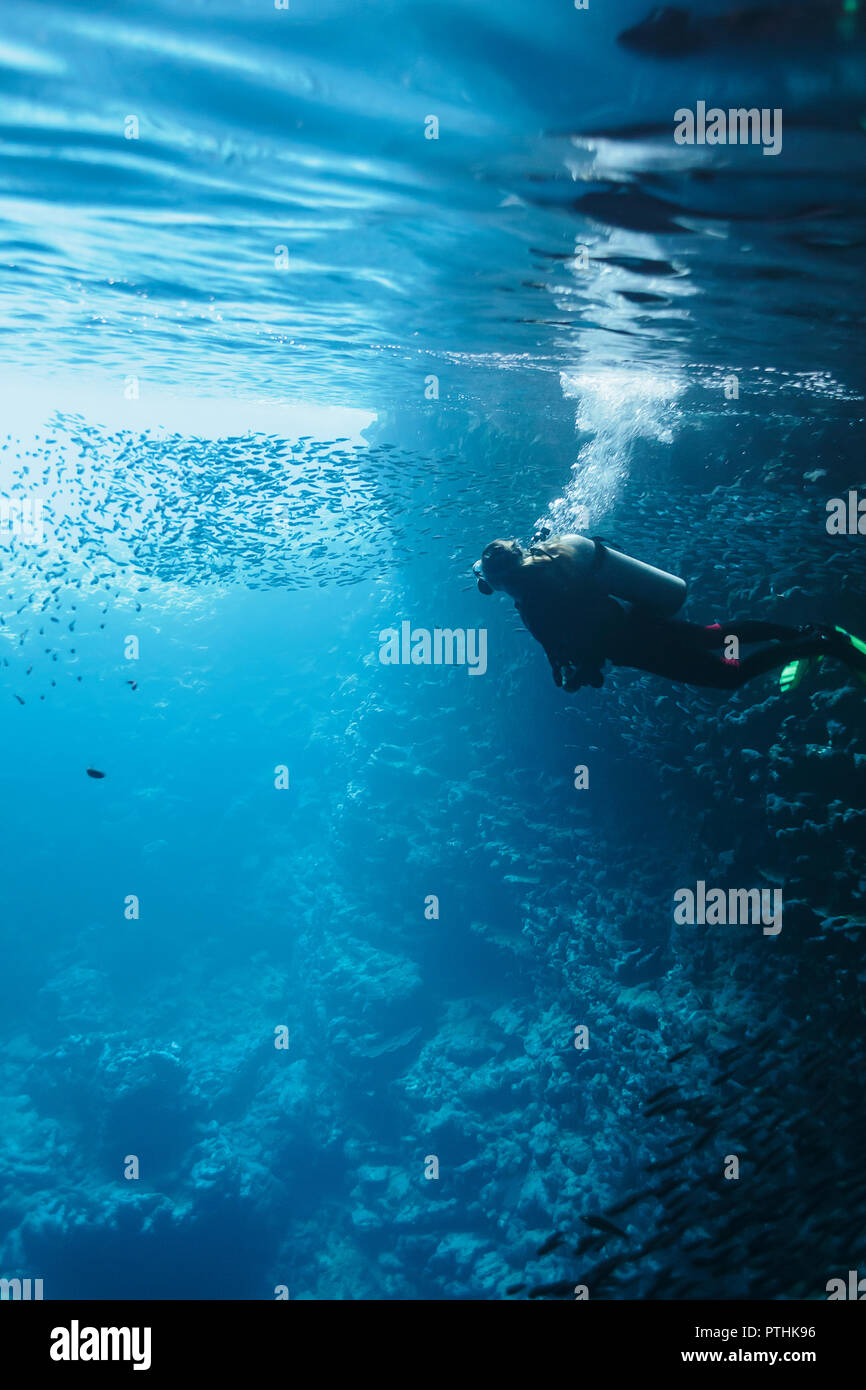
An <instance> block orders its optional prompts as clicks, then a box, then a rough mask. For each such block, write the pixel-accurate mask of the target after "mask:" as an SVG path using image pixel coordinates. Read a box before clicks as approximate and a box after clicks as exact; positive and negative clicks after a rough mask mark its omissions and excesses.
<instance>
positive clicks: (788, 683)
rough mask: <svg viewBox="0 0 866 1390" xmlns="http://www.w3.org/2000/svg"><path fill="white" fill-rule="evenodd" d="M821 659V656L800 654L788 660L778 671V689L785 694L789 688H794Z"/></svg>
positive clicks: (800, 683)
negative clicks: (792, 659)
mask: <svg viewBox="0 0 866 1390" xmlns="http://www.w3.org/2000/svg"><path fill="white" fill-rule="evenodd" d="M823 660H824V658H823V656H801V657H798V658H797V660H796V661H789V662H788V664H787V666H783V667H782V670H781V672H780V673H779V689H780V690H781V692H782V694H783V695H787V694H788V692H789V691H790V690H796V689H797V687H798V686H799V685H802V683H803V681H804V680H805V678H806V676H808V674H809V672H810V671H811V670H812V668H813V667H815V666H819V665H820V664H821V662H822V661H823Z"/></svg>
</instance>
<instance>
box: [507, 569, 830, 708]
mask: <svg viewBox="0 0 866 1390" xmlns="http://www.w3.org/2000/svg"><path fill="white" fill-rule="evenodd" d="M515 603H516V607H517V611H518V613H519V614H520V616H521V618H522V619H523V621H524V623H525V624H526V626H527V628H528V629H529V631H530V632H531V633H532V635H533V637H535V638H536V639H537V640H538V641H539V642H540V643H541V645H542V646H543V647H544V650H545V651H546V652H547V656H548V660H549V661H550V664H551V667H552V668H553V678H554V680H555V681H556V684H557V685H561V686H564V688H565V689H566V690H577V689H579V687H580V686H581V685H594V686H600V685H601V684H602V681H603V679H604V677H603V675H602V667H603V666H604V663H605V662H606V661H612V662H613V663H614V665H616V666H631V667H634V668H636V669H637V670H639V671H648V672H649V673H651V674H652V675H657V676H664V677H666V679H667V680H672V681H682V682H684V683H686V684H688V685H699V686H707V687H710V688H713V689H716V690H736V689H737V688H738V687H739V686H741V685H744V684H745V682H746V681H749V680H752V679H753V678H754V677H755V676H760V675H764V674H765V673H766V672H767V671H772V670H774V669H776V668H778V667H781V666H785V665H787V663H788V662H789V661H794V660H797V659H799V658H802V657H808V656H819V655H826V654H828V652H829V648H828V643H827V639H826V637H822V636H821V635H820V634H818V633H817V632H816V633H815V634H814V635H812V634H804V633H803V631H802V629H799V628H796V627H787V626H785V625H783V624H782V623H768V622H756V621H753V620H752V619H747V618H743V619H734V620H732V621H730V622H728V623H724V624H721V623H711V624H709V625H708V626H702V625H701V624H700V623H690V622H686V621H684V620H683V619H681V618H665V617H662V616H661V615H660V614H658V613H657V612H655V611H654V610H653V609H651V608H646V607H640V606H637V605H635V606H626V605H624V604H622V603H620V602H619V601H618V600H617V599H615V598H611V597H610V596H609V595H607V594H600V593H597V592H591V591H587V590H586V589H583V590H577V589H575V587H574V586H573V585H572V584H570V583H569V581H568V578H567V576H565V575H563V574H562V573H561V572H560V571H558V570H557V567H556V566H554V565H551V566H542V567H540V568H539V571H538V573H533V571H532V570H530V571H529V574H528V575H527V582H526V584H525V589H524V592H523V593H522V594H521V595H520V597H519V598H517V599H516V600H515ZM729 637H736V638H738V640H739V641H740V642H742V643H743V644H745V645H749V644H750V643H755V642H764V643H767V642H769V643H771V644H772V645H770V646H765V647H762V648H761V649H760V650H759V651H755V652H751V653H750V654H749V655H748V656H745V657H742V658H738V659H734V658H731V657H726V656H724V655H723V652H724V649H725V645H726V642H727V639H728V638H729ZM834 654H835V653H834Z"/></svg>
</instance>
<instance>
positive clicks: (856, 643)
mask: <svg viewBox="0 0 866 1390" xmlns="http://www.w3.org/2000/svg"><path fill="white" fill-rule="evenodd" d="M836 631H837V632H841V634H842V636H843V637H847V638H848V641H849V642H850V643H851V645H852V647H856V648H857V650H858V652H862V653H863V655H864V656H866V642H861V641H860V638H859V637H855V636H854V634H853V632H846V631H845V629H844V627H839V625H838V623H837V624H836Z"/></svg>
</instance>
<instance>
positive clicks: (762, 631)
mask: <svg viewBox="0 0 866 1390" xmlns="http://www.w3.org/2000/svg"><path fill="white" fill-rule="evenodd" d="M700 631H701V633H702V634H703V638H702V639H697V635H696V640H700V645H701V646H705V647H708V648H710V649H711V650H712V649H714V648H717V647H723V646H724V645H725V643H726V642H727V640H728V638H729V637H736V638H737V639H738V640H739V641H740V642H745V643H746V644H747V645H748V644H749V643H751V642H784V641H788V640H790V641H793V640H794V639H795V638H798V637H803V636H805V635H806V634H805V633H804V631H803V629H802V628H799V627H791V626H790V625H786V624H785V623H766V622H761V621H759V620H758V619H755V618H731V619H730V620H729V621H728V622H727V623H710V624H709V625H708V626H707V627H704V628H701V629H700Z"/></svg>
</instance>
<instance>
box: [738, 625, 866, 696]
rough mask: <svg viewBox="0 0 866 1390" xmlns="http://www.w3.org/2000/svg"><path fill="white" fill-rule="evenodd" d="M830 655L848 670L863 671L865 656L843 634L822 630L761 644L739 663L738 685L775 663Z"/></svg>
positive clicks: (783, 664)
mask: <svg viewBox="0 0 866 1390" xmlns="http://www.w3.org/2000/svg"><path fill="white" fill-rule="evenodd" d="M810 656H831V657H834V658H835V659H836V660H837V661H842V662H844V663H845V665H846V666H849V667H850V668H851V670H852V671H858V672H861V673H862V672H866V655H864V654H863V652H861V651H858V649H857V648H856V647H855V646H854V645H853V644H852V643H850V642H848V641H847V640H846V639H845V638H844V637H841V636H839V635H838V634H836V633H826V632H825V633H824V634H823V635H819V636H815V637H798V638H796V639H795V640H793V641H790V642H778V643H777V644H776V645H774V646H772V647H764V648H763V649H762V650H761V651H759V652H752V653H751V654H750V655H749V656H747V657H744V658H743V660H742V661H741V662H739V669H740V672H741V673H742V675H741V680H740V684H744V683H745V682H746V681H750V680H752V679H753V678H754V677H755V676H762V675H764V674H766V672H767V671H773V670H775V669H776V668H777V667H779V666H787V665H788V662H789V661H801V660H802V659H803V658H804V657H810Z"/></svg>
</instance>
